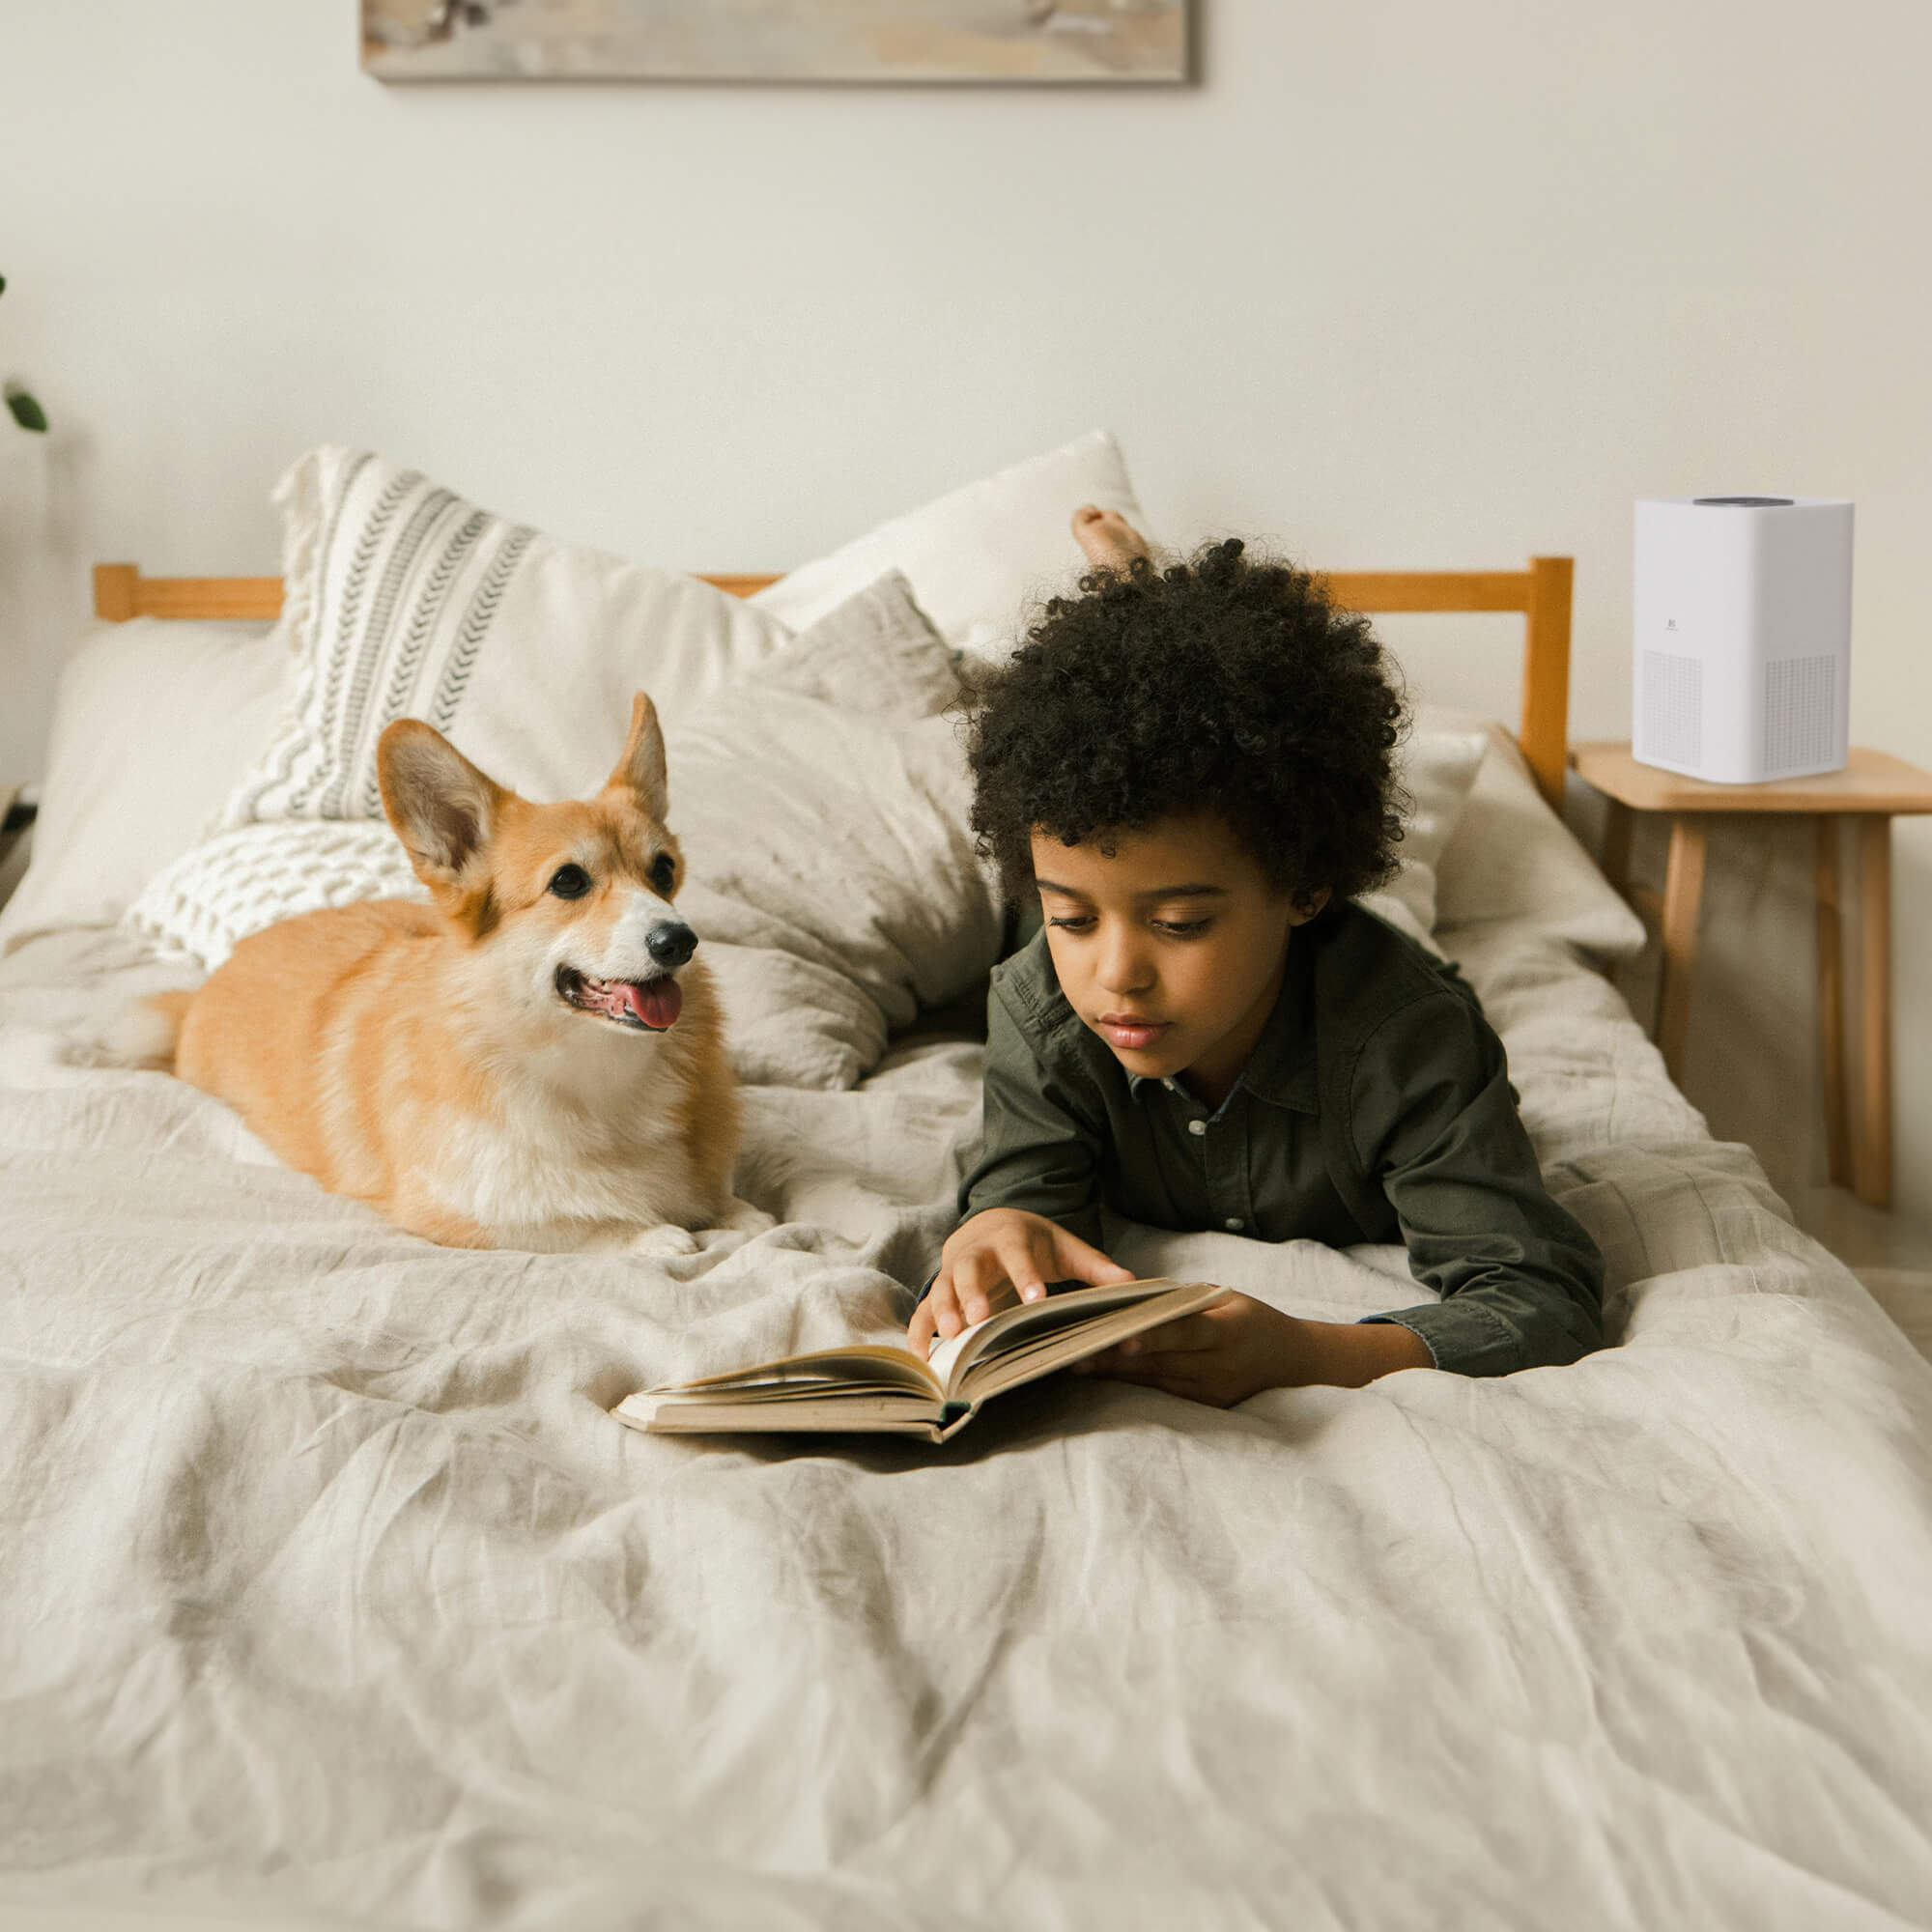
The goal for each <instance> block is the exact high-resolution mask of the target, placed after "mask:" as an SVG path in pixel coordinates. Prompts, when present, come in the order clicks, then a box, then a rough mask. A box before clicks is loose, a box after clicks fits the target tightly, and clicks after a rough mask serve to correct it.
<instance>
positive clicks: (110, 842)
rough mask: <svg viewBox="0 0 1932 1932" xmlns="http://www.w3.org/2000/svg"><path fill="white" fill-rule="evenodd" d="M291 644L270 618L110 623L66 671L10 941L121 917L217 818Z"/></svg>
mask: <svg viewBox="0 0 1932 1932" xmlns="http://www.w3.org/2000/svg"><path fill="white" fill-rule="evenodd" d="M288 670H289V661H288V654H287V653H286V652H285V651H283V650H282V649H281V648H280V647H279V646H278V645H277V644H275V643H274V642H273V641H272V640H271V639H270V638H267V637H265V636H263V634H262V633H261V631H260V630H259V629H255V628H252V627H243V626H241V625H236V624H190V623H181V622H174V621H170V622H162V621H159V620H157V619H156V618H153V617H135V618H133V619H131V620H130V621H129V622H128V623H125V624H102V625H100V626H99V627H98V628H97V629H95V630H93V631H91V632H89V633H88V634H87V636H86V637H85V638H84V639H82V641H81V642H80V643H79V644H78V645H77V646H76V647H75V649H74V651H73V654H72V656H71V658H70V659H69V660H68V663H67V666H66V668H65V669H64V670H63V671H62V672H61V678H60V686H59V689H58V691H57V693H56V695H55V698H54V715H53V724H52V727H51V729H50V731H49V733H48V738H47V753H46V763H45V766H44V768H43V770H44V776H43V780H42V783H41V810H40V817H39V818H38V820H37V821H36V822H35V826H34V845H33V863H32V864H31V865H30V866H29V867H27V872H26V876H25V877H24V878H23V879H22V880H21V881H20V884H19V887H18V889H17V890H16V891H15V892H14V895H13V897H12V898H10V899H9V900H8V901H7V905H6V909H5V910H4V911H0V952H8V951H11V950H12V949H13V948H14V946H16V945H18V944H20V943H21V942H22V941H23V940H26V939H28V938H30V937H32V936H33V935H34V934H36V933H40V932H47V931H52V930H54V929H56V928H58V927H61V926H71V925H111V924H113V923H114V922H115V921H116V920H118V919H119V918H120V917H121V916H122V914H123V913H125V912H126V911H127V909H128V906H129V904H131V903H132V901H133V900H134V899H135V898H136V897H137V896H138V895H139V894H140V892H141V889H142V888H143V887H144V886H145V885H146V884H147V883H148V881H149V880H150V879H152V878H153V877H154V876H155V874H156V873H157V872H159V871H160V870H161V869H162V868H163V867H166V866H167V865H169V864H170V863H171V862H172V861H173V860H175V859H177V858H179V857H180V856H181V854H182V853H184V852H185V851H186V850H187V849H188V848H189V847H190V846H192V845H193V844H194V843H195V841H196V840H197V839H198V838H201V836H202V834H203V833H204V832H206V830H207V829H208V824H209V821H210V819H212V818H213V816H214V814H215V813H216V812H217V811H218V810H220V808H221V804H222V801H223V800H224V799H225V798H226V797H227V796H228V794H229V792H230V791H231V790H232V789H233V788H234V785H235V782H236V781H237V780H238V779H239V778H240V777H241V774H242V773H243V772H244V771H246V770H247V768H248V765H249V763H250V762H251V761H252V759H253V758H254V757H255V755H256V753H258V752H260V750H261V749H262V746H263V744H264V742H265V741H266V740H267V738H268V735H269V730H270V725H272V723H273V721H274V718H275V715H276V713H277V711H278V709H279V708H280V705H281V703H282V699H283V683H284V679H285V678H286V676H287V673H288Z"/></svg>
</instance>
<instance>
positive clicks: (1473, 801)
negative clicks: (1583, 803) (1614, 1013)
mask: <svg viewBox="0 0 1932 1932" xmlns="http://www.w3.org/2000/svg"><path fill="white" fill-rule="evenodd" d="M1443 715H1444V716H1445V717H1449V716H1455V717H1462V718H1465V719H1466V720H1467V722H1469V723H1470V724H1475V725H1484V727H1485V729H1486V730H1487V733H1488V736H1489V748H1488V751H1487V752H1486V753H1485V755H1484V758H1483V762H1482V765H1481V767H1480V768H1479V769H1478V771H1477V774H1476V781H1475V783H1474V785H1473V786H1471V787H1470V791H1469V796H1468V799H1467V801H1466V803H1465V804H1464V806H1463V811H1462V815H1461V817H1460V818H1459V819H1458V821H1457V824H1456V827H1455V830H1454V831H1453V832H1452V833H1451V835H1450V838H1449V840H1448V843H1447V844H1446V845H1445V846H1444V847H1443V848H1442V854H1441V858H1440V860H1439V862H1438V864H1437V867H1436V894H1435V923H1436V924H1437V926H1438V927H1447V926H1459V925H1481V924H1486V923H1490V922H1492V921H1496V920H1506V919H1526V920H1532V921H1534V922H1535V923H1536V925H1537V927H1538V929H1539V930H1540V931H1543V932H1546V933H1548V935H1549V937H1551V938H1552V939H1559V940H1563V941H1565V942H1567V943H1568V944H1569V945H1572V946H1575V947H1577V949H1578V950H1579V951H1581V952H1588V953H1590V954H1592V955H1593V956H1594V957H1596V958H1599V959H1602V960H1605V961H1610V960H1615V959H1627V958H1634V956H1635V955H1636V954H1637V953H1639V952H1642V951H1643V946H1644V930H1643V922H1642V921H1641V920H1640V919H1638V918H1637V916H1636V914H1635V913H1634V912H1633V911H1632V910H1631V908H1630V907H1629V906H1628V905H1627V904H1625V902H1624V901H1623V899H1621V898H1620V897H1619V896H1618V895H1617V893H1616V891H1615V890H1614V888H1613V887H1612V886H1611V885H1610V882H1609V881H1608V880H1607V879H1605V877H1604V875H1603V873H1602V872H1600V871H1599V870H1598V869H1597V866H1596V863H1595V861H1593V860H1592V859H1591V857H1590V855H1589V853H1587V852H1586V851H1585V850H1584V849H1583V847H1582V845H1581V843H1580V842H1579V841H1578V839H1577V837H1576V835H1575V834H1574V833H1573V832H1572V831H1571V830H1570V828H1569V827H1568V826H1567V825H1565V824H1564V823H1563V821H1562V819H1560V818H1559V817H1558V816H1557V815H1556V813H1555V812H1553V811H1552V810H1550V809H1549V807H1548V803H1547V802H1546V801H1545V799H1544V797H1543V794H1542V793H1541V792H1540V791H1539V790H1538V789H1537V786H1536V781H1535V779H1534V778H1533V777H1532V776H1531V775H1530V770H1529V766H1528V764H1527V763H1526V762H1525V761H1524V758H1523V755H1522V753H1521V751H1520V748H1519V747H1518V745H1517V742H1516V740H1515V739H1514V738H1512V737H1511V736H1510V734H1509V733H1508V732H1507V731H1506V730H1505V729H1504V728H1503V727H1502V726H1501V725H1494V724H1486V722H1485V721H1483V720H1481V719H1477V718H1475V717H1474V716H1473V715H1472V714H1466V713H1463V714H1443Z"/></svg>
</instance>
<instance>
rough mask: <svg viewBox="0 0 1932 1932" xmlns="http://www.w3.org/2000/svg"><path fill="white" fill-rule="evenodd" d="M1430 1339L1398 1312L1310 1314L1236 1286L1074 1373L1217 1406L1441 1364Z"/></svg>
mask: <svg viewBox="0 0 1932 1932" xmlns="http://www.w3.org/2000/svg"><path fill="white" fill-rule="evenodd" d="M1434 1361H1435V1358H1434V1356H1432V1355H1431V1354H1430V1352H1429V1345H1428V1344H1427V1343H1426V1342H1424V1341H1423V1339H1422V1338H1421V1336H1419V1335H1417V1334H1415V1333H1414V1332H1413V1330H1411V1329H1407V1328H1405V1327H1403V1326H1402V1324H1401V1323H1400V1322H1396V1321H1378V1322H1370V1323H1367V1324H1364V1323H1361V1322H1356V1321H1303V1320H1302V1319H1301V1318H1300V1317H1298V1316H1293V1315H1284V1314H1282V1313H1281V1311H1280V1310H1279V1309H1275V1308H1270V1307H1269V1306H1268V1305H1267V1303H1266V1302H1264V1301H1257V1300H1255V1299H1254V1297H1253V1296H1252V1295H1247V1294H1233V1293H1231V1294H1230V1295H1229V1296H1228V1297H1227V1299H1226V1300H1225V1301H1217V1302H1216V1303H1215V1304H1214V1306H1213V1307H1212V1308H1205V1309H1203V1310H1202V1311H1201V1313H1200V1314H1199V1315H1183V1316H1182V1317H1181V1318H1180V1320H1179V1321H1165V1322H1163V1323H1162V1324H1161V1325H1160V1326H1159V1327H1158V1328H1150V1329H1148V1330H1147V1332H1146V1333H1145V1334H1142V1335H1135V1336H1132V1337H1130V1338H1129V1339H1128V1340H1127V1341H1124V1342H1122V1343H1120V1344H1118V1345H1117V1346H1116V1347H1114V1348H1111V1349H1108V1350H1105V1351H1104V1352H1103V1353H1101V1354H1098V1355H1089V1356H1088V1357H1087V1359H1086V1360H1085V1361H1084V1362H1075V1363H1074V1364H1073V1366H1072V1373H1073V1374H1074V1375H1076V1376H1109V1377H1111V1378H1113V1379H1114V1380H1116V1381H1122V1382H1143V1383H1145V1384H1147V1386H1148V1387H1150V1388H1157V1389H1165V1390H1166V1391H1167V1393H1168V1394H1169V1395H1179V1396H1185V1397H1186V1398H1187V1399H1188V1400H1189V1401H1190V1402H1205V1403H1208V1404H1210V1405H1211V1406H1213V1407H1215V1408H1232V1407H1233V1406H1235V1405H1236V1403H1237V1402H1246V1401H1247V1399H1248V1398H1249V1397H1250V1396H1251V1395H1259V1394H1260V1393H1261V1392H1262V1390H1263V1389H1270V1388H1299V1387H1301V1386H1302V1385H1303V1384H1305V1383H1308V1382H1328V1383H1332V1384H1334V1385H1336V1386H1338V1387H1342V1388H1360V1387H1361V1386H1362V1385H1363V1383H1365V1382H1371V1381H1374V1380H1375V1378H1377V1377H1378V1376H1385V1375H1389V1374H1392V1373H1393V1372H1394V1371H1395V1370H1397V1369H1426V1368H1430V1367H1432V1366H1433V1364H1434Z"/></svg>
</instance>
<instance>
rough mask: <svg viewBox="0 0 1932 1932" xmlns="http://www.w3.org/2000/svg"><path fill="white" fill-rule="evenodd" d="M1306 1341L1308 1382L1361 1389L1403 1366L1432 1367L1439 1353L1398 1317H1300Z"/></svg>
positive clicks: (1303, 1376) (1303, 1364) (1303, 1371)
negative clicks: (1381, 1319) (1331, 1318)
mask: <svg viewBox="0 0 1932 1932" xmlns="http://www.w3.org/2000/svg"><path fill="white" fill-rule="evenodd" d="M1295 1326H1296V1328H1297V1329H1298V1330H1299V1331H1300V1336H1299V1339H1300V1342H1301V1345H1302V1354H1301V1361H1300V1364H1299V1365H1298V1366H1299V1368H1300V1374H1299V1375H1298V1377H1297V1378H1296V1379H1297V1380H1299V1381H1301V1382H1303V1383H1310V1382H1325V1383H1328V1384H1330V1385H1331V1386H1333V1387H1335V1388H1361V1387H1363V1386H1364V1385H1365V1384H1367V1383H1369V1382H1372V1381H1374V1380H1375V1379H1376V1378H1378V1377H1379V1376H1388V1375H1393V1374H1394V1373H1395V1372H1396V1370H1398V1369H1427V1368H1433V1367H1434V1366H1435V1356H1434V1355H1432V1354H1431V1353H1430V1352H1429V1344H1428V1343H1427V1342H1425V1341H1424V1340H1423V1339H1422V1337H1421V1336H1420V1335H1418V1334H1416V1333H1415V1331H1414V1330H1413V1329H1412V1328H1405V1327H1404V1326H1403V1325H1402V1323H1401V1322H1399V1321H1307V1320H1304V1319H1301V1318H1296V1321H1295Z"/></svg>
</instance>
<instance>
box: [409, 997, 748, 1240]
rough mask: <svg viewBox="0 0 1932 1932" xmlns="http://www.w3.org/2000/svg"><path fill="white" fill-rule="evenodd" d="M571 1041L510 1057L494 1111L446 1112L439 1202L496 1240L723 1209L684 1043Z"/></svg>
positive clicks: (651, 1222) (436, 1177)
mask: <svg viewBox="0 0 1932 1932" xmlns="http://www.w3.org/2000/svg"><path fill="white" fill-rule="evenodd" d="M581 1031H582V1032H584V1033H590V1029H589V1028H587V1027H586V1028H582V1029H581ZM572 1045H573V1047H574V1049H575V1051H574V1052H570V1051H569V1050H568V1049H566V1050H565V1051H566V1053H567V1054H568V1057H567V1058H564V1057H560V1056H558V1055H545V1056H542V1057H541V1058H540V1059H534V1060H533V1063H532V1064H526V1065H522V1066H517V1065H512V1066H509V1067H506V1068H503V1069H502V1070H501V1071H500V1072H499V1074H498V1078H497V1084H496V1093H495V1095H494V1098H495V1102H496V1104H495V1106H494V1107H493V1108H492V1110H491V1115H490V1117H477V1116H473V1115H469V1114H455V1115H452V1116H451V1117H450V1118H449V1120H448V1122H447V1127H446V1131H445V1133H444V1134H443V1135H442V1136H440V1145H439V1146H438V1147H437V1149H436V1151H435V1155H434V1158H433V1178H432V1179H431V1181H430V1184H431V1186H432V1187H433V1188H434V1191H435V1193H436V1194H437V1196H438V1198H439V1199H440V1202H441V1203H442V1205H443V1206H444V1207H446V1208H449V1209H450V1210H451V1211H453V1212H455V1213H458V1214H461V1215H463V1216H464V1217H465V1218H467V1219H469V1220H471V1221H473V1222H475V1223H476V1225H477V1226H478V1227H479V1228H481V1229H483V1230H484V1231H485V1232H487V1233H488V1234H489V1235H490V1236H491V1237H492V1238H493V1239H494V1240H495V1241H496V1243H497V1245H498V1246H501V1247H519V1248H534V1249H539V1250H552V1251H568V1250H572V1249H577V1248H582V1247H586V1246H599V1247H603V1246H610V1245H612V1244H613V1243H621V1241H622V1239H623V1238H624V1236H625V1235H626V1233H627V1232H628V1231H635V1230H637V1229H639V1228H644V1227H655V1226H657V1225H659V1224H662V1223H666V1222H669V1223H681V1224H685V1225H687V1226H688V1225H691V1224H693V1223H697V1224H702V1222H703V1221H704V1220H705V1219H706V1218H707V1217H709V1216H712V1215H715V1214H716V1213H717V1211H718V1209H719V1208H720V1207H721V1205H722V1204H721V1203H719V1202H718V1201H716V1200H714V1199H712V1198H711V1196H710V1194H709V1192H708V1191H707V1190H706V1189H705V1188H704V1187H703V1186H702V1185H701V1184H700V1182H699V1179H698V1177H697V1175H696V1170H695V1163H694V1162H693V1160H692V1158H691V1153H690V1145H689V1135H688V1133H687V1132H686V1131H685V1127H684V1122H685V1121H686V1120H687V1119H688V1117H689V1109H690V1108H691V1106H692V1105H694V1104H696V1100H697V1096H696V1095H694V1094H691V1093H690V1092H689V1091H688V1087H687V1075H686V1068H685V1066H684V1065H683V1062H684V1060H685V1056H684V1055H683V1054H682V1053H680V1052H679V1051H678V1050H677V1048H678V1042H676V1041H675V1040H674V1039H665V1040H654V1041H648V1042H646V1041H633V1040H629V1039H624V1038H617V1039H614V1040H613V1039H610V1038H607V1037H602V1036H601V1035H592V1036H591V1037H590V1038H589V1039H588V1040H580V1041H576V1042H573V1043H572ZM600 1061H601V1062H602V1063H603V1064H602V1065H601V1066H600V1065H597V1063H598V1062H600ZM573 1063H576V1064H573ZM573 1076H577V1077H573Z"/></svg>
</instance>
